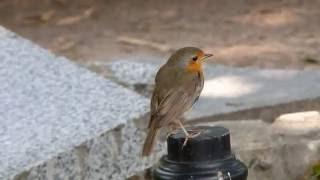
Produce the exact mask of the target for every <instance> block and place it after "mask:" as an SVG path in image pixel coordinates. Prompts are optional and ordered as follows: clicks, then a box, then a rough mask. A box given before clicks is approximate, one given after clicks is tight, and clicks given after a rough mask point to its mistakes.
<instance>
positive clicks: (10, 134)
mask: <svg viewBox="0 0 320 180" xmlns="http://www.w3.org/2000/svg"><path fill="white" fill-rule="evenodd" d="M0 84H1V86H0V144H1V148H0V179H17V180H26V179H28V180H34V179H38V180H42V179H55V180H60V179H61V180H62V179H99V178H102V179H109V177H112V179H124V178H125V177H127V176H130V174H133V173H134V172H136V171H140V170H142V169H144V168H145V166H147V165H148V163H149V161H147V160H143V161H142V160H139V156H138V155H139V154H140V147H141V142H142V140H141V139H142V137H143V136H144V133H143V132H141V131H139V130H138V129H137V128H136V127H135V125H134V124H133V120H134V119H141V118H142V117H143V115H144V114H145V113H146V112H147V111H148V104H149V103H148V100H147V99H146V98H144V97H142V96H140V95H138V94H137V93H135V92H132V91H130V90H128V89H126V88H123V87H122V86H119V85H118V84H116V83H114V82H112V81H110V80H107V79H105V78H103V77H101V76H98V75H97V74H95V73H92V72H90V71H88V70H87V69H85V68H82V67H79V66H77V65H75V64H73V63H71V62H70V61H69V60H68V59H66V58H64V57H57V56H54V55H52V54H50V53H49V52H47V51H46V50H44V49H42V48H40V47H38V46H37V45H34V44H33V43H32V42H30V41H28V40H25V39H22V38H20V37H18V36H17V35H15V34H14V33H12V32H10V31H7V30H6V29H4V28H1V27H0ZM149 165H150V163H149Z"/></svg>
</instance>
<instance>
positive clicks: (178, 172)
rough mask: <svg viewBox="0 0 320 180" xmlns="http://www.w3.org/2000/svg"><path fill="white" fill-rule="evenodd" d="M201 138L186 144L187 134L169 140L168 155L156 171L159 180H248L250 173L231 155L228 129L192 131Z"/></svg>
mask: <svg viewBox="0 0 320 180" xmlns="http://www.w3.org/2000/svg"><path fill="white" fill-rule="evenodd" d="M189 131H190V133H192V132H194V133H196V132H200V134H199V135H198V136H196V137H194V138H191V139H189V140H188V141H187V144H186V145H185V146H184V147H183V143H184V141H185V134H184V133H183V131H178V132H177V133H176V134H172V135H170V136H169V138H168V139H167V143H168V155H167V156H163V157H162V158H161V160H160V162H159V163H158V165H157V166H156V167H155V169H154V170H153V179H155V180H157V179H159V180H167V179H168V180H169V179H175V180H187V179H199V180H207V179H208V180H209V179H210V180H220V179H221V178H224V179H225V180H229V179H232V180H246V179H247V174H248V170H247V168H246V166H245V165H244V164H243V163H241V162H240V161H239V160H237V159H235V157H234V155H233V154H232V153H231V145H230V133H229V130H228V129H226V128H224V127H208V126H200V127H196V128H194V129H192V131H191V130H189Z"/></svg>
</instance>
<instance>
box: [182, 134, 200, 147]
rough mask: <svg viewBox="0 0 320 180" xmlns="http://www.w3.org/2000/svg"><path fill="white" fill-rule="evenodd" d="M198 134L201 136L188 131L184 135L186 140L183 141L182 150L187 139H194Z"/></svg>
mask: <svg viewBox="0 0 320 180" xmlns="http://www.w3.org/2000/svg"><path fill="white" fill-rule="evenodd" d="M200 134H201V132H200V131H196V130H188V134H187V135H186V138H185V139H184V142H183V145H182V149H183V148H184V147H185V146H186V145H187V142H188V140H189V139H192V138H195V137H197V136H199V135H200Z"/></svg>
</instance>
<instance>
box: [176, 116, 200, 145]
mask: <svg viewBox="0 0 320 180" xmlns="http://www.w3.org/2000/svg"><path fill="white" fill-rule="evenodd" d="M179 125H180V127H181V129H182V131H183V132H184V134H185V135H186V138H185V140H184V142H183V145H182V148H183V147H184V146H185V145H186V144H187V142H188V140H189V138H195V137H197V136H198V135H199V134H200V132H196V133H195V134H189V133H188V131H187V130H186V128H184V126H183V124H182V123H181V121H179Z"/></svg>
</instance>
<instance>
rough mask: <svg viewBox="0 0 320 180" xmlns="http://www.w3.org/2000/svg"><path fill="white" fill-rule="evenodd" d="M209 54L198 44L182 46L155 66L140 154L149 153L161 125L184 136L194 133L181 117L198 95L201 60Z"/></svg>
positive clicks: (200, 85)
mask: <svg viewBox="0 0 320 180" xmlns="http://www.w3.org/2000/svg"><path fill="white" fill-rule="evenodd" d="M211 56H212V54H205V53H204V52H203V51H202V50H201V49H199V48H195V47H185V48H181V49H179V50H177V51H176V52H174V53H173V55H172V56H171V57H170V58H169V60H168V61H167V62H166V63H165V64H164V65H163V66H162V67H161V68H160V69H159V71H158V72H157V75H156V78H155V89H154V91H153V95H152V98H151V112H150V114H151V117H150V121H149V125H148V129H149V132H148V135H147V138H146V140H145V142H144V145H143V151H142V156H149V155H150V153H151V151H152V149H153V146H154V144H155V140H156V138H157V135H158V133H159V130H160V129H161V128H162V127H166V128H170V129H176V128H177V127H180V128H181V129H182V130H183V132H184V133H185V135H186V140H187V139H188V138H192V137H194V136H193V135H191V134H189V132H188V131H187V130H186V129H185V128H184V126H183V124H182V122H181V117H182V115H183V114H184V112H186V111H187V110H189V109H190V108H191V107H192V105H193V104H194V103H195V102H196V101H197V100H198V98H199V95H200V93H201V91H202V89H203V84H204V77H203V71H202V62H203V60H204V59H206V58H208V57H211ZM185 142H186V141H185Z"/></svg>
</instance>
